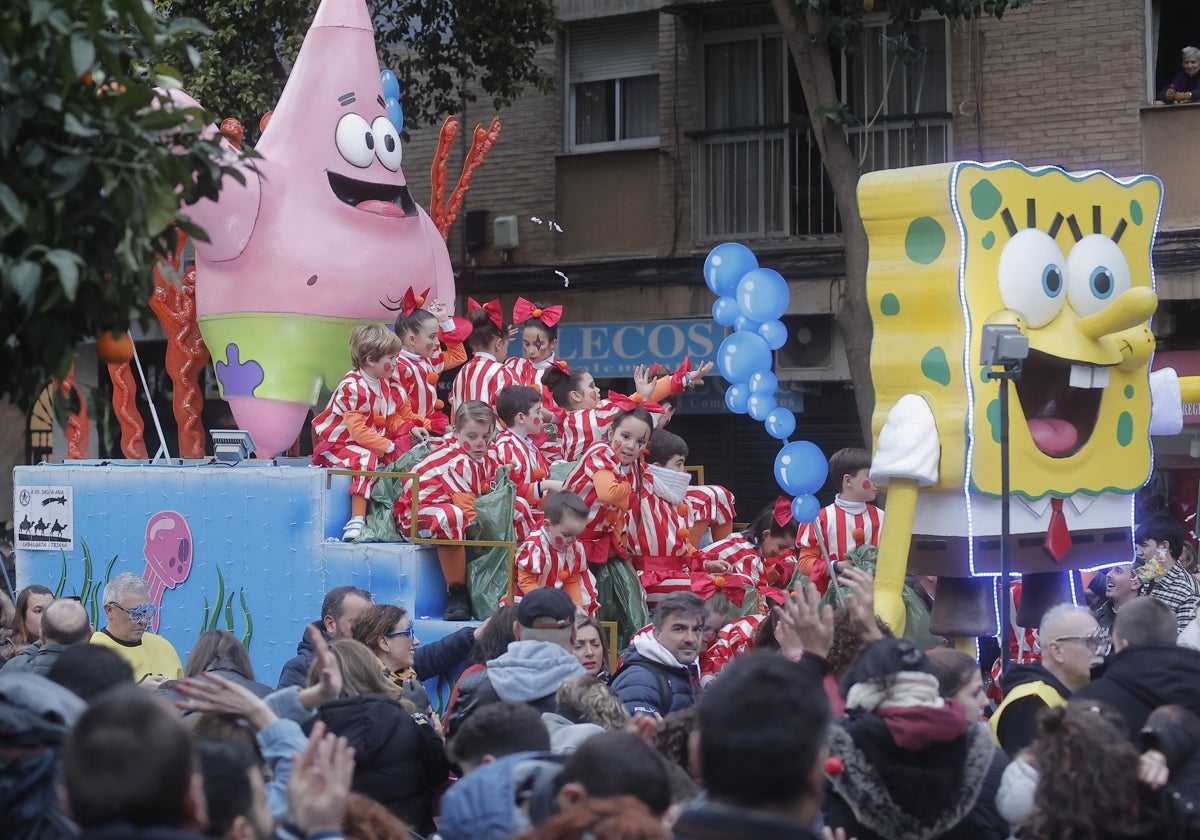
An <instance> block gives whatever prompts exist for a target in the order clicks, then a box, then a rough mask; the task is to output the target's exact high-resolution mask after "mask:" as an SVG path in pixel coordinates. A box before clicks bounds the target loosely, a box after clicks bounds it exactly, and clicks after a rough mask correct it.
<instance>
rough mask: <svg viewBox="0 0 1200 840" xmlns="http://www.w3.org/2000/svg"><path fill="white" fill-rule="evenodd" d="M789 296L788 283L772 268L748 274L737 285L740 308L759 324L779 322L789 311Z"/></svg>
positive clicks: (759, 269)
mask: <svg viewBox="0 0 1200 840" xmlns="http://www.w3.org/2000/svg"><path fill="white" fill-rule="evenodd" d="M788 296H789V293H788V284H787V281H786V280H784V279H783V275H782V274H780V273H779V272H778V271H775V270H774V269H770V268H756V269H754V270H753V271H750V272H747V273H746V274H745V275H743V277H742V279H741V280H739V281H738V284H737V302H738V306H740V307H741V308H742V312H743V313H745V315H746V317H747V318H753V319H754V320H755V321H758V322H759V323H762V322H763V321H775V320H778V319H779V317H780V316H781V315H783V313H784V312H786V311H787V306H788Z"/></svg>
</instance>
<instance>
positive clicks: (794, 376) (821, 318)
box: [775, 312, 850, 381]
mask: <svg viewBox="0 0 1200 840" xmlns="http://www.w3.org/2000/svg"><path fill="white" fill-rule="evenodd" d="M781 320H782V321H783V325H784V326H785V327H787V330H788V337H787V341H786V342H785V343H784V345H783V346H782V347H780V348H779V349H778V350H776V351H775V370H776V371H777V372H778V373H780V374H781V376H780V379H790V380H793V381H814V380H833V381H837V380H848V379H849V378H850V365H849V364H848V363H847V361H846V344H845V341H844V340H843V338H842V332H841V330H840V329H838V327H837V325H836V324H834V321H833V315H832V314H831V313H828V312H824V313H818V314H806V315H785V316H783V318H782V319H781Z"/></svg>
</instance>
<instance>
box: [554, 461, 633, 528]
mask: <svg viewBox="0 0 1200 840" xmlns="http://www.w3.org/2000/svg"><path fill="white" fill-rule="evenodd" d="M634 469H635V468H634V467H625V466H622V465H621V464H620V463H619V462H618V461H617V458H616V455H614V453H613V451H612V447H610V446H609V445H608V443H606V442H605V441H599V442H597V443H594V444H592V445H591V446H590V447H588V448H587V450H586V451H585V452H584V453H583V457H582V458H581V459H580V461H579V463H578V464H576V465H575V468H574V469H572V470H571V472H570V474H569V475H567V477H566V479H565V480H564V482H563V489H564V490H570V491H571V492H572V493H577V494H579V496H580V497H581V498H582V499H583V502H584V504H586V505H587V506H588V521H587V525H586V526H585V533H590V534H592V535H596V534H604V533H608V532H611V531H615V530H618V528H617V523H618V522H619V521H622V520H623V519H624V517H625V511H624V510H622V509H621V508H620V507H618V506H615V505H611V504H606V503H604V502H602V501H601V500H600V494H599V493H597V491H596V483H595V478H596V473H598V472H600V471H601V470H609V471H610V472H612V473H613V475H614V476H615V477H616V479H617V481H618V482H624V483H625V484H627V485H628V488H629V489H628V490H627V491H621V492H622V493H623V494H625V498H627V499H628V500H629V503H630V504H633V503H634V502H635V499H634V495H633V494H634V485H635V484H636V483H637V481H636V478H637V476H636V473H635V472H634Z"/></svg>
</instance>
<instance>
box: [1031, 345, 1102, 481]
mask: <svg viewBox="0 0 1200 840" xmlns="http://www.w3.org/2000/svg"><path fill="white" fill-rule="evenodd" d="M1016 384H1017V401H1018V402H1019V403H1020V404H1021V411H1022V412H1024V414H1025V421H1026V423H1028V425H1029V434H1030V436H1031V437H1032V438H1033V443H1034V445H1035V446H1036V447H1037V448H1038V449H1039V450H1040V451H1042V452H1044V453H1045V454H1046V455H1049V456H1050V457H1051V458H1068V457H1070V456H1071V455H1074V454H1075V453H1076V452H1078V451H1079V450H1080V449H1082V448H1083V446H1084V444H1086V443H1087V442H1088V440H1089V439H1090V438H1091V436H1092V432H1093V431H1095V429H1096V418H1097V417H1098V416H1099V414H1100V401H1101V400H1102V399H1103V397H1104V389H1105V388H1106V387H1108V368H1106V367H1098V366H1095V365H1085V364H1078V363H1074V362H1071V361H1069V360H1067V359H1060V358H1059V357H1058V356H1051V355H1050V354H1049V353H1043V352H1041V351H1040V350H1030V351H1029V358H1028V359H1026V360H1025V365H1024V367H1023V369H1022V371H1021V378H1020V379H1018V380H1017V383H1016Z"/></svg>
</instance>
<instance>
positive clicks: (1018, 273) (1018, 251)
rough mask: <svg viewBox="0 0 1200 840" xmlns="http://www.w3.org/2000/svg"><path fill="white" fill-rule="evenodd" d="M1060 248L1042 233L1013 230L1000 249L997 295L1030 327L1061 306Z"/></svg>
mask: <svg viewBox="0 0 1200 840" xmlns="http://www.w3.org/2000/svg"><path fill="white" fill-rule="evenodd" d="M1065 263H1066V260H1064V259H1063V254H1062V251H1061V250H1060V249H1059V247H1058V245H1056V244H1055V242H1054V240H1053V239H1051V238H1050V236H1049V235H1048V234H1046V233H1043V232H1042V231H1040V230H1036V229H1034V228H1026V229H1025V230H1020V231H1017V233H1016V235H1015V236H1013V238H1012V239H1010V240H1008V244H1007V245H1005V246H1004V250H1003V251H1002V252H1001V253H1000V270H999V273H1000V299H1001V300H1003V301H1004V306H1005V308H1006V309H1011V310H1012V311H1013V312H1018V313H1020V315H1021V317H1022V318H1024V319H1025V322H1026V323H1027V324H1029V326H1031V327H1044V326H1046V324H1048V323H1050V322H1051V321H1052V320H1053V319H1054V316H1055V315H1057V314H1058V313H1059V311H1060V310H1061V309H1062V306H1063V301H1064V299H1065V297H1066V296H1065V295H1063V290H1064V289H1065V288H1066V285H1067V284H1066V277H1065V272H1064V271H1063V265H1064V264H1065Z"/></svg>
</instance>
